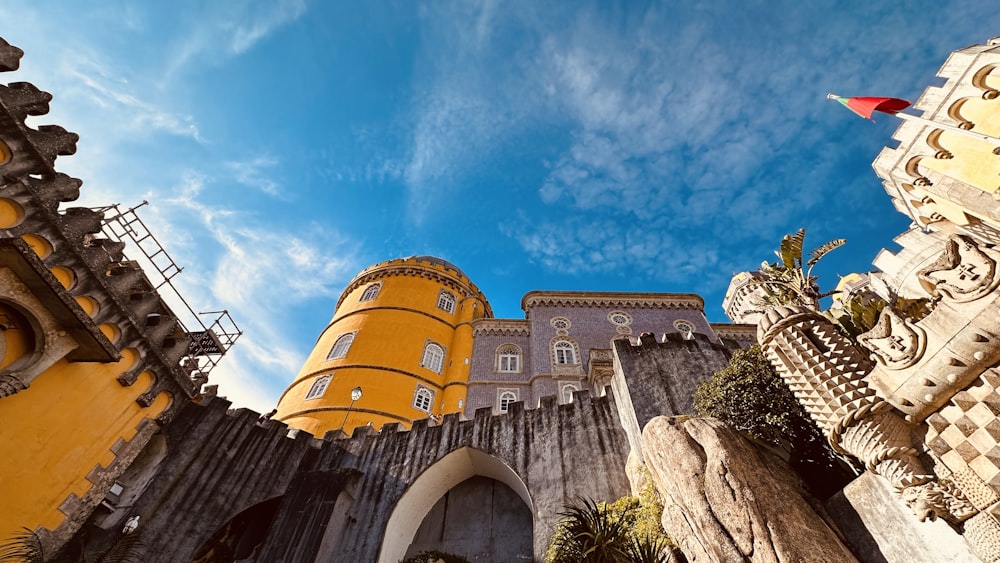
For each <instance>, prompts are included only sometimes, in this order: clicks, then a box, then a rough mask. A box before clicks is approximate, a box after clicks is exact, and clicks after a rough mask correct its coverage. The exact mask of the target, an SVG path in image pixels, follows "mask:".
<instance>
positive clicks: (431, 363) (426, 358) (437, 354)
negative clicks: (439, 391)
mask: <svg viewBox="0 0 1000 563" xmlns="http://www.w3.org/2000/svg"><path fill="white" fill-rule="evenodd" d="M420 365H422V366H423V367H425V368H427V369H429V370H431V371H433V372H434V373H441V369H442V368H443V367H444V348H442V347H440V346H438V345H437V344H435V343H433V342H428V343H427V345H426V346H424V355H423V357H421V358H420Z"/></svg>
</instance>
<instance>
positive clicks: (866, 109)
mask: <svg viewBox="0 0 1000 563" xmlns="http://www.w3.org/2000/svg"><path fill="white" fill-rule="evenodd" d="M826 99H828V100H834V101H838V102H840V103H842V104H844V106H846V107H847V109H849V110H851V111H853V112H854V113H856V114H858V115H860V116H861V117H864V118H866V119H871V114H872V112H873V111H878V112H881V113H885V114H887V115H895V116H896V117H898V118H900V119H902V120H903V121H913V122H915V123H919V124H921V125H925V126H927V127H933V128H934V129H943V130H945V131H951V132H953V133H959V134H961V135H965V136H966V137H972V138H973V139H977V140H980V141H986V142H987V143H991V144H993V145H996V147H997V148H996V149H994V151H993V152H995V153H997V154H1000V152H998V151H1000V138H998V137H991V136H989V135H984V134H982V133H979V132H977V131H972V130H969V129H962V128H961V127H956V126H954V125H948V124H947V123H938V122H937V121H931V120H930V119H925V118H923V117H917V116H915V115H910V114H908V113H903V112H902V111H900V110H902V109H903V108H905V107H907V106H909V105H910V102H908V101H906V100H901V99H899V98H865V97H861V98H842V97H840V96H838V95H836V94H827V95H826ZM855 100H857V101H862V100H863V101H864V103H865V106H863V107H860V108H859V107H853V106H852V105H851V102H852V101H855ZM890 102H892V103H893V104H892V105H888V104H889V103H890ZM897 102H898V103H897ZM882 106H887V107H882ZM873 121H874V120H873Z"/></svg>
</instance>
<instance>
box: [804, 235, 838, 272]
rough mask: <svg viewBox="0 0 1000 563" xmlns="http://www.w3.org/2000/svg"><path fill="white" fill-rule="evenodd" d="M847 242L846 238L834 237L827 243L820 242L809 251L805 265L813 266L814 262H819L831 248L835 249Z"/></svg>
mask: <svg viewBox="0 0 1000 563" xmlns="http://www.w3.org/2000/svg"><path fill="white" fill-rule="evenodd" d="M845 244H847V239H842V238H835V239H833V240H831V241H830V242H828V243H825V244H821V245H820V246H817V247H816V248H814V249H813V250H812V252H810V253H809V256H810V258H809V262H807V265H809V266H814V265H815V264H816V262H819V261H820V259H821V258H823V257H824V256H826V255H827V254H828V253H829V252H830V251H831V250H835V249H837V248H840V247H841V246H844V245H845Z"/></svg>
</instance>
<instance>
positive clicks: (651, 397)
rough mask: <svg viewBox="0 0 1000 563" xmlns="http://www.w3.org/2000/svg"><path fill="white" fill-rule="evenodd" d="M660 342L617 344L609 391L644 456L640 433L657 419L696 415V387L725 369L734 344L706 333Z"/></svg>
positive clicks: (645, 340) (632, 441)
mask: <svg viewBox="0 0 1000 563" xmlns="http://www.w3.org/2000/svg"><path fill="white" fill-rule="evenodd" d="M665 337H666V338H665V340H664V341H663V342H657V340H656V338H655V337H654V336H652V335H646V336H643V337H642V338H641V339H640V345H635V346H634V345H632V344H631V343H629V341H628V340H615V341H614V342H613V343H612V344H613V346H614V372H615V374H614V376H613V377H612V379H611V387H612V389H613V390H614V394H615V397H617V398H618V399H619V400H618V401H617V404H618V411H619V412H618V416H619V417H620V418H621V420H622V427H623V428H625V433H626V435H628V440H629V445H630V446H631V447H632V450H633V451H637V452H639V453H640V459H641V449H642V448H641V444H640V439H639V434H640V432H641V430H642V428H643V427H644V426H645V425H646V423H647V422H649V421H650V420H651V419H652V418H653V417H656V416H662V415H667V416H671V415H681V414H693V413H694V392H695V389H697V388H698V384H699V383H701V382H703V381H707V380H709V379H711V378H712V374H713V373H715V372H716V371H718V370H720V369H722V368H724V367H726V366H727V365H728V364H729V358H730V357H731V356H732V354H733V351H734V350H735V349H736V348H738V346H736V345H735V344H734V343H732V342H730V343H724V344H720V343H718V342H713V341H711V340H709V338H708V337H707V336H705V335H703V334H694V335H693V337H692V338H691V339H685V338H683V337H681V335H679V334H675V333H670V334H666V335H665Z"/></svg>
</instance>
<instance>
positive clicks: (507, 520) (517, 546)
mask: <svg viewBox="0 0 1000 563" xmlns="http://www.w3.org/2000/svg"><path fill="white" fill-rule="evenodd" d="M531 531H532V525H531V509H529V508H528V505H527V504H525V503H524V501H523V500H521V497H519V496H518V495H517V493H515V492H514V490H513V489H511V488H510V487H508V486H507V485H505V484H503V483H502V482H500V481H497V480H496V479H491V478H489V477H482V476H478V475H477V476H475V477H470V478H468V479H466V480H465V481H462V482H461V483H459V484H458V485H456V486H455V487H453V488H452V489H450V490H449V491H448V492H446V493H445V494H444V496H443V497H441V499H440V500H438V501H437V503H436V504H435V505H434V506H433V507H432V508H431V510H430V512H428V513H427V516H426V517H424V520H423V522H422V523H421V524H420V527H419V528H417V533H416V535H415V536H414V537H413V542H412V543H411V544H410V546H409V547H408V548H407V550H406V557H414V556H416V555H417V554H419V553H421V552H424V551H443V552H445V553H452V554H455V555H461V556H462V557H465V558H466V559H469V560H471V561H530V560H532V559H533V557H532V551H533V545H532V537H531Z"/></svg>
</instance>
